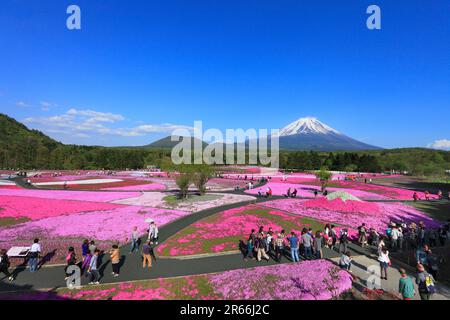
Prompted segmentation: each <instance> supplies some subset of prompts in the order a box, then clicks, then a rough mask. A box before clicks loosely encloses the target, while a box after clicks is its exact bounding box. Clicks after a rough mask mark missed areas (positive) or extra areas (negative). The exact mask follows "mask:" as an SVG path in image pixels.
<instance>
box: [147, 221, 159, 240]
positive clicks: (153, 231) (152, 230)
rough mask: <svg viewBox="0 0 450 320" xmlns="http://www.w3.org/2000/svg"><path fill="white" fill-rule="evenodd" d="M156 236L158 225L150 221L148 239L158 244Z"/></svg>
mask: <svg viewBox="0 0 450 320" xmlns="http://www.w3.org/2000/svg"><path fill="white" fill-rule="evenodd" d="M158 236H159V230H158V226H157V225H156V223H155V222H154V221H152V223H150V229H149V230H148V240H150V241H151V242H153V243H154V244H158Z"/></svg>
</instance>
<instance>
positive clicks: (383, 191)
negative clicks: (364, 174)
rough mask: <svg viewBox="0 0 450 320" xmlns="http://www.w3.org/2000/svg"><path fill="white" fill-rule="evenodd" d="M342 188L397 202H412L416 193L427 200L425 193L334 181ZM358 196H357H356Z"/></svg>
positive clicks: (431, 196) (433, 196)
mask: <svg viewBox="0 0 450 320" xmlns="http://www.w3.org/2000/svg"><path fill="white" fill-rule="evenodd" d="M334 183H337V184H338V185H339V186H340V187H344V188H347V189H346V190H354V189H358V190H360V191H361V192H364V191H366V192H372V193H375V194H378V195H380V196H384V197H385V198H390V199H395V200H411V199H412V198H413V194H414V192H416V193H417V195H418V196H419V198H420V199H425V193H424V192H420V191H414V190H407V189H401V188H395V187H388V186H381V185H375V184H370V183H362V182H354V181H334ZM329 189H331V188H329ZM355 196H357V195H355ZM430 198H432V199H433V198H437V196H436V195H431V194H430Z"/></svg>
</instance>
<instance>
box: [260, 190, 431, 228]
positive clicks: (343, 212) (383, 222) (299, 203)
mask: <svg viewBox="0 0 450 320" xmlns="http://www.w3.org/2000/svg"><path fill="white" fill-rule="evenodd" d="M264 205H265V206H268V207H271V208H275V209H279V210H284V211H287V212H290V213H295V214H298V215H301V216H305V217H311V218H315V219H319V220H323V221H330V222H334V223H336V224H340V225H342V226H349V227H351V228H357V227H358V226H360V225H361V224H362V223H366V224H367V226H368V227H373V228H375V229H376V230H377V231H378V232H382V233H384V231H385V230H386V228H387V224H388V223H389V222H390V221H391V220H394V221H403V222H406V223H409V222H415V223H418V222H419V221H423V222H424V223H425V225H426V226H428V227H438V226H439V223H438V222H436V221H434V220H433V219H431V218H430V217H428V216H427V215H426V214H424V213H422V212H420V211H419V210H417V209H415V208H413V207H410V206H407V205H404V204H401V203H373V202H364V201H352V200H347V201H345V202H344V201H342V200H341V199H335V200H331V201H329V200H326V199H324V198H321V199H314V200H300V199H281V200H274V201H268V202H265V203H264Z"/></svg>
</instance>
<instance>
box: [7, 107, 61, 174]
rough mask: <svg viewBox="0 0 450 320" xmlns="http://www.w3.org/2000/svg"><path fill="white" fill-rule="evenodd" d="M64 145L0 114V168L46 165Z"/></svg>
mask: <svg viewBox="0 0 450 320" xmlns="http://www.w3.org/2000/svg"><path fill="white" fill-rule="evenodd" d="M61 146H62V144H61V143H59V142H57V141H55V140H53V139H52V138H50V137H48V136H46V135H45V134H43V133H42V132H40V131H37V130H30V129H28V128H27V127H26V126H24V125H23V124H22V123H20V122H18V121H16V120H14V119H13V118H10V117H8V116H7V115H4V114H0V167H5V165H6V164H9V165H10V166H13V167H24V166H26V165H28V164H32V165H33V166H36V167H40V166H42V165H45V163H46V162H47V159H48V158H49V157H50V154H51V153H52V152H53V151H54V150H55V149H57V148H58V147H61Z"/></svg>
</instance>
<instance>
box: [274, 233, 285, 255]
mask: <svg viewBox="0 0 450 320" xmlns="http://www.w3.org/2000/svg"><path fill="white" fill-rule="evenodd" d="M285 238H286V235H285V234H284V230H281V232H280V233H279V234H278V235H277V239H276V240H275V255H276V258H277V262H281V257H282V256H283V251H284V239H285Z"/></svg>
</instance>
